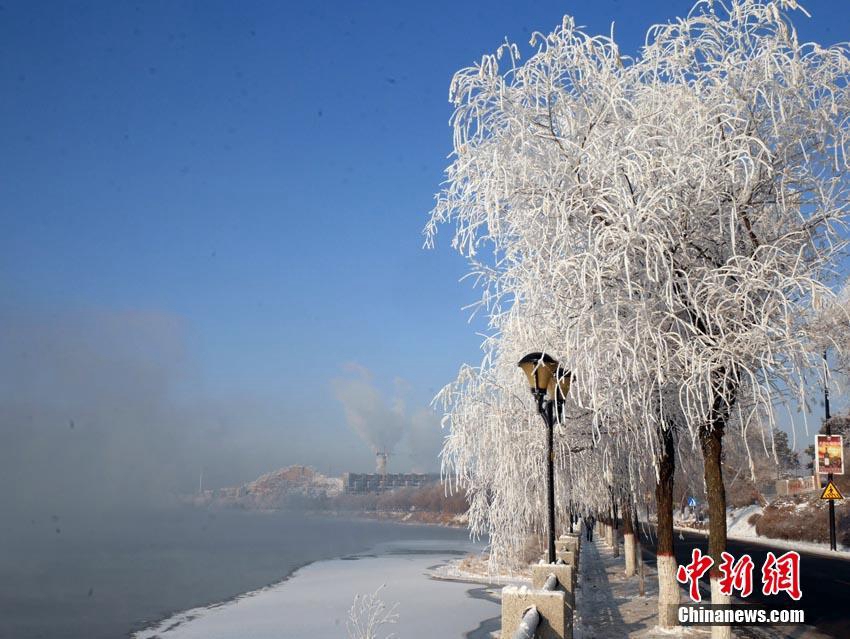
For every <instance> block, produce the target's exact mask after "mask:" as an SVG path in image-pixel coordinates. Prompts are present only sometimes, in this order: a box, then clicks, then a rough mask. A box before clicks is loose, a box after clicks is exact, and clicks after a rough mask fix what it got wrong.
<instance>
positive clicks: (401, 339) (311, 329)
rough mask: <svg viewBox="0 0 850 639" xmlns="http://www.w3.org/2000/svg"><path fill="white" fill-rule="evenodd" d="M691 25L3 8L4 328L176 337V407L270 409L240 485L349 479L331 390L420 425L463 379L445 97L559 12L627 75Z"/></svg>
mask: <svg viewBox="0 0 850 639" xmlns="http://www.w3.org/2000/svg"><path fill="white" fill-rule="evenodd" d="M805 6H806V7H807V9H809V10H810V11H811V12H812V14H813V18H812V19H811V20H809V19H806V18H805V17H804V16H802V15H800V16H799V19H798V20H797V25H798V29H799V31H800V33H801V36H802V37H803V38H804V39H817V40H819V41H821V42H823V43H832V42H834V41H836V40H840V39H847V38H848V37H850V33H848V30H847V28H846V25H849V24H850V3H845V2H837V1H836V2H826V1H823V0H822V1H819V2H807V3H805ZM689 7H690V3H689V2H641V3H637V2H626V1H621V2H616V1H612V0H597V1H594V2H592V3H591V2H549V1H541V2H534V3H525V2H488V3H483V2H446V1H434V2H423V3H409V2H377V1H376V2H324V3H311V2H305V3H298V4H295V3H285V2H263V3H260V2H238V3H237V2H140V3H115V2H97V3H93V2H38V3H35V2H3V4H2V7H0V86H2V91H0V145H2V148H3V153H2V156H0V175H2V179H0V273H2V276H0V297H2V302H0V312H2V313H3V314H4V316H5V317H6V318H7V320H8V321H10V322H11V321H13V322H16V323H17V324H19V325H25V326H26V325H30V326H31V325H43V324H50V323H51V322H52V323H54V324H57V325H63V324H65V323H66V322H72V323H73V322H76V323H77V324H79V325H81V326H82V325H84V326H85V328H81V329H80V330H81V331H82V332H84V333H86V334H87V335H88V337H87V338H86V339H88V340H95V341H96V339H97V338H96V335H97V334H98V332H99V328H98V326H99V325H100V324H99V323H100V322H102V321H103V320H102V318H103V317H109V318H113V319H114V318H115V317H124V318H126V317H132V318H134V319H133V322H132V323H133V327H134V328H132V329H131V330H130V333H128V334H132V335H135V336H136V338H137V339H139V349H138V350H139V351H140V352H144V351H145V350H146V349H145V348H144V341H145V339H146V337H145V335H147V333H144V331H142V333H138V332H133V331H136V329H137V328H138V327H137V323H138V321H139V320H138V318H139V317H142V318H150V317H156V318H158V319H157V320H156V321H155V322H153V324H154V326H155V329H153V330H155V331H160V330H161V329H162V325H163V321H162V318H163V317H166V318H169V319H168V321H167V322H165V324H167V325H168V326H169V327H170V328H169V329H168V330H169V331H175V332H176V333H175V334H177V337H176V338H174V340H175V341H174V343H176V344H178V346H174V347H173V348H174V350H177V351H180V353H181V355H180V357H179V360H180V363H179V366H180V373H179V374H177V375H175V376H174V380H173V387H172V388H170V389H169V391H168V392H169V394H170V395H172V396H176V397H177V401H180V402H190V401H194V402H198V403H204V402H208V401H222V398H245V397H248V398H251V401H252V402H253V403H254V404H256V405H262V406H263V408H262V410H257V411H255V412H254V413H250V414H251V415H252V416H251V418H250V419H247V418H246V422H250V423H243V424H240V423H238V422H239V417H238V413H239V411H235V414H237V416H236V417H233V418H232V421H233V422H234V425H233V426H232V428H233V429H234V432H238V433H240V434H239V435H238V436H237V435H234V437H235V438H236V439H235V440H234V441H238V445H236V446H235V448H236V449H237V450H238V451H239V452H238V454H242V455H244V456H245V457H246V459H247V458H250V457H251V449H252V442H255V443H256V445H257V446H258V447H261V448H263V449H264V452H263V454H264V455H265V456H264V457H263V456H261V457H259V458H257V459H258V461H257V462H256V463H255V464H253V465H252V464H247V465H246V466H245V467H244V471H242V472H244V473H245V474H250V473H251V472H254V470H255V469H259V468H260V467H261V466H264V465H268V464H269V463H272V462H273V461H275V460H280V462H281V464H283V463H294V462H296V461H299V459H300V460H303V461H305V462H307V463H315V464H325V465H327V466H328V467H330V469H332V470H335V471H341V470H343V469H344V467H346V465H348V464H351V465H353V466H355V467H360V468H365V467H367V466H368V465H369V464H370V463H371V455H370V454H369V453H368V451H365V452H364V451H363V450H362V447H361V446H359V445H358V444H357V439H356V437H355V436H354V435H353V433H351V432H350V430H349V429H347V428H346V427H345V425H344V415H343V410H342V407H341V406H340V405H339V402H337V401H335V399H334V397H333V395H332V393H331V391H330V383H329V382H330V380H331V379H332V378H334V377H335V376H338V375H340V374H341V373H340V371H341V370H342V367H343V366H344V365H345V364H346V363H352V362H353V363H356V364H357V365H358V366H359V367H365V368H366V369H368V370H369V371H371V372H372V375H373V377H372V379H373V382H374V384H375V385H376V386H378V387H380V388H387V389H388V391H387V392H388V397H389V394H391V391H390V389H391V387H393V384H394V382H393V381H392V379H393V378H395V377H401V378H403V379H404V380H406V382H407V385H406V387H405V388H406V390H405V391H404V397H405V402H406V405H407V409H406V410H408V411H413V410H416V409H418V408H421V407H423V406H425V405H426V404H427V403H428V401H429V400H430V398H431V397H432V396H433V394H434V392H435V391H436V390H437V389H438V388H439V387H440V386H442V385H443V384H444V383H446V382H448V381H450V380H451V378H452V377H453V375H454V373H455V371H456V370H457V368H458V366H459V365H460V364H461V363H463V362H477V360H478V344H479V338H478V337H477V336H476V334H475V331H476V329H480V328H481V326H480V325H476V324H474V323H473V324H472V325H470V324H468V323H467V313H466V312H464V311H462V310H461V307H462V306H464V305H465V304H467V303H469V302H470V301H473V300H474V298H475V295H476V294H475V292H474V291H472V290H471V289H470V287H469V286H467V285H466V284H461V283H458V278H459V277H460V276H461V275H462V274H463V270H464V269H463V263H462V261H461V260H460V259H459V258H458V257H457V256H455V255H454V254H452V252H451V250H450V248H449V246H448V241H447V240H448V235H447V234H446V235H444V236H443V238H441V239H442V240H443V241H442V242H440V243H439V244H438V248H437V250H436V251H425V250H423V249H422V236H421V229H422V227H423V225H424V223H425V220H426V215H427V212H428V211H429V209H430V207H431V204H432V201H433V194H434V193H435V192H436V190H437V189H438V187H439V183H440V181H441V179H442V171H443V169H444V168H445V166H446V164H447V160H446V155H447V154H448V152H449V150H450V146H451V132H450V129H449V128H448V119H449V116H450V114H451V109H450V105H449V104H448V102H447V93H448V85H449V81H450V79H451V76H452V74H453V72H454V71H456V70H457V69H459V68H461V67H463V66H467V65H469V64H470V63H472V62H474V61H476V60H478V59H480V56H481V55H482V54H483V53H485V52H490V51H492V50H494V49H495V48H496V47H497V46H498V45H499V44H500V43H501V42H502V41H503V39H504V38H505V37H508V38H509V39H511V40H514V41H518V42H521V43H526V42H527V40H528V36H529V34H530V33H531V32H532V31H534V30H540V31H544V32H548V31H549V30H551V28H553V27H554V26H555V25H556V24H557V23H559V22H560V20H561V17H562V15H563V14H564V13H571V14H573V15H574V16H575V17H576V19H577V22H578V23H579V24H583V25H586V26H587V30H588V31H590V32H602V33H608V31H609V28H610V23H611V22H612V21H615V22H616V30H615V31H616V34H617V38H618V40H619V41H620V43H621V46H622V47H623V48H624V49H625V50H626V51H627V52H630V53H631V52H635V51H636V48H637V47H638V46H639V45H640V44H641V43H642V41H643V37H644V33H645V30H646V27H647V26H649V25H650V24H651V23H654V22H658V21H663V20H666V19H667V18H669V17H672V16H673V15H674V14H676V13H685V12H686V11H687V10H688V8H689ZM526 50H527V49H526ZM81 317H82V318H88V319H86V320H85V321H81V320H80V318H81ZM92 318H94V319H92ZM98 318H100V319H98ZM111 321H112V319H110V322H111ZM175 326H176V327H177V328H174V327H175ZM157 334H160V333H157ZM92 335H94V337H92ZM172 338H173V336H171V335H170V334H169V337H168V339H167V340H166V342H167V343H168V344H171V343H172V342H171V340H172ZM30 339H31V340H33V341H38V340H39V339H40V338H39V337H38V334H37V333H31V334H30ZM104 348H107V347H104ZM169 349H171V347H169ZM169 349H165V350H166V351H168V352H169V353H171V350H169ZM161 350H162V349H161ZM163 352H165V351H163ZM172 354H173V353H172ZM168 365H169V366H171V363H169V364H168ZM47 392H49V389H48V391H47ZM314 393H315V394H314ZM240 401H241V400H240ZM388 401H389V399H388ZM256 415H260V417H257V416H256ZM210 436H213V435H210ZM325 444H327V447H325ZM319 449H321V450H322V452H317V451H318V450H319ZM354 451H356V452H354ZM234 454H237V453H234ZM192 463H193V464H194V463H203V462H202V461H200V462H199V461H197V460H193V461H192ZM400 465H403V464H400ZM399 469H401V468H399ZM227 479H228V480H229V479H231V478H230V477H229V476H228V477H227ZM224 480H225V478H224V477H222V481H224Z"/></svg>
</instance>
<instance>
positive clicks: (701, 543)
mask: <svg viewBox="0 0 850 639" xmlns="http://www.w3.org/2000/svg"><path fill="white" fill-rule="evenodd" d="M675 534H676V537H675V542H676V559H677V561H678V562H679V564H686V563H689V562H690V560H691V551H692V550H693V549H694V548H695V547H699V548H700V549H701V550H702V551H703V552H707V551H708V538H707V537H706V536H705V535H699V534H696V533H688V532H682V533H680V532H679V531H678V530H677V531H676V533H675ZM680 535H681V537H680ZM654 547H655V545H654V542H646V541H645V542H644V553H643V560H644V561H646V562H652V563H653V564H654V563H655V552H654ZM728 549H729V552H730V553H732V555H734V557H735V558H736V559H737V558H738V557H740V556H741V555H742V554H744V553H749V555H750V556H751V557H752V558H753V563H754V564H755V568H754V570H753V593H752V595H750V596H749V597H748V598H747V601H748V602H754V603H762V604H765V605H767V606H769V607H771V608H781V607H787V608H802V609H803V610H805V611H806V625H810V626H815V627H816V628H817V629H818V630H820V631H821V632H822V633H825V634H827V635H829V636H832V637H836V638H837V639H845V638H848V637H850V561H849V560H846V559H840V558H835V559H833V558H829V557H824V556H821V555H816V554H811V553H807V552H805V551H801V552H800V581H801V584H800V588H801V589H802V591H803V598H802V599H800V601H799V602H795V601H793V600H792V599H791V598H790V597H789V596H788V595H786V594H784V593H780V594H779V595H778V596H765V595H763V594H762V593H761V566H762V564H763V563H764V560H765V555H766V553H767V551H769V550H773V552H774V554H775V555H777V556H778V555H779V554H780V553H784V552H786V550H787V549H785V548H778V549H777V548H771V547H770V546H767V545H762V544H755V543H750V542H741V541H733V540H731V539H730V540H729V542H728ZM777 551H778V552H777Z"/></svg>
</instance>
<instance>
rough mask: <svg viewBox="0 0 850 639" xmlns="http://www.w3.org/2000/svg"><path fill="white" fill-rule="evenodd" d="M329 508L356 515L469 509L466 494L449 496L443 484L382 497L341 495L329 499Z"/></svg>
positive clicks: (458, 511) (451, 512) (463, 511)
mask: <svg viewBox="0 0 850 639" xmlns="http://www.w3.org/2000/svg"><path fill="white" fill-rule="evenodd" d="M327 506H328V507H329V508H330V509H333V510H344V511H352V512H410V511H424V512H431V513H441V514H447V515H460V514H463V513H465V512H466V510H467V508H468V504H467V501H466V495H465V494H464V493H462V492H461V493H457V492H456V493H455V494H453V495H448V496H447V495H446V488H445V486H443V485H442V484H430V485H428V486H422V487H421V488H399V489H397V490H394V491H392V492H386V493H380V494H367V495H340V496H338V497H333V498H330V499H328V500H327Z"/></svg>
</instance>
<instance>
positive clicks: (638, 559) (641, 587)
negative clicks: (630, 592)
mask: <svg viewBox="0 0 850 639" xmlns="http://www.w3.org/2000/svg"><path fill="white" fill-rule="evenodd" d="M633 519H634V529H635V542H636V543H635V563H637V566H638V594H639V595H640V596H641V597H644V596H645V595H646V581H645V580H644V570H643V548H642V546H641V543H640V520H639V519H638V512H637V504H634V517H633Z"/></svg>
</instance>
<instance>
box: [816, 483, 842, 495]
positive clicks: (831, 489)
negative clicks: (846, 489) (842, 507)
mask: <svg viewBox="0 0 850 639" xmlns="http://www.w3.org/2000/svg"><path fill="white" fill-rule="evenodd" d="M820 498H821V499H844V495H842V494H841V491H840V490H838V487H837V486H836V485H835V484H833V483H832V482H829V483H828V484H827V485H826V488H824V489H823V493H821V496H820Z"/></svg>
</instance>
